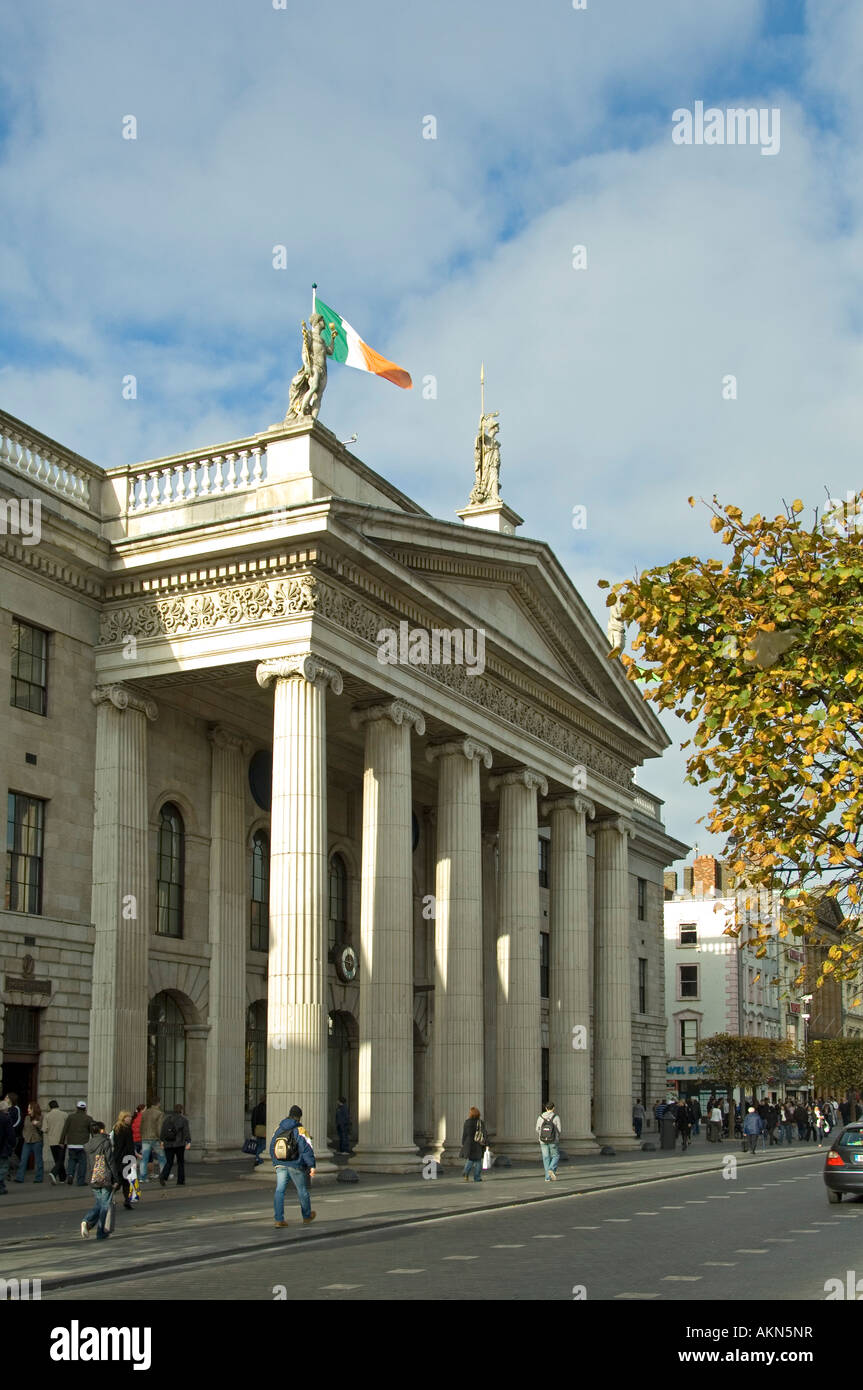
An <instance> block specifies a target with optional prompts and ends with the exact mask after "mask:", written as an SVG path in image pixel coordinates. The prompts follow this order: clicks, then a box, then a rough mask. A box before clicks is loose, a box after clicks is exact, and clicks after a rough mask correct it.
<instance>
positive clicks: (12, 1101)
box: [3, 1091, 22, 1142]
mask: <svg viewBox="0 0 863 1390" xmlns="http://www.w3.org/2000/svg"><path fill="white" fill-rule="evenodd" d="M3 1099H4V1100H5V1102H6V1105H7V1107H8V1109H7V1113H8V1115H9V1122H10V1124H11V1125H12V1128H13V1129H14V1131H15V1140H16V1142H17V1140H18V1133H19V1131H20V1129H21V1119H22V1116H21V1107H20V1106H19V1104H18V1096H17V1094H16V1093H15V1091H7V1092H6V1094H5V1096H4V1097H3Z"/></svg>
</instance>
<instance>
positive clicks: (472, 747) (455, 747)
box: [426, 738, 492, 768]
mask: <svg viewBox="0 0 863 1390" xmlns="http://www.w3.org/2000/svg"><path fill="white" fill-rule="evenodd" d="M456 753H461V755H462V757H464V758H467V760H468V762H472V761H473V759H474V758H479V760H480V761H481V762H482V764H483V766H484V767H485V768H490V767H491V762H492V758H491V749H490V748H486V746H485V744H484V743H477V741H476V739H475V738H460V739H450V740H449V741H448V742H446V743H433V744H431V745H430V747H428V748H427V749H426V761H427V762H430V763H433V762H434V760H435V758H445V757H449V756H450V755H452V754H456Z"/></svg>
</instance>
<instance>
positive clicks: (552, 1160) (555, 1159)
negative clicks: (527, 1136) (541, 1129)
mask: <svg viewBox="0 0 863 1390" xmlns="http://www.w3.org/2000/svg"><path fill="white" fill-rule="evenodd" d="M539 1147H540V1150H541V1152H542V1166H543V1168H544V1169H545V1176H546V1178H548V1175H549V1173H556V1172H557V1165H558V1163H559V1162H560V1145H559V1144H544V1143H543V1142H542V1140H541V1139H540V1141H539Z"/></svg>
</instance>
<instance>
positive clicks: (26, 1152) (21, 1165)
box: [15, 1139, 45, 1182]
mask: <svg viewBox="0 0 863 1390" xmlns="http://www.w3.org/2000/svg"><path fill="white" fill-rule="evenodd" d="M31 1154H33V1155H34V1157H35V1159H36V1176H35V1181H36V1182H41V1181H42V1179H43V1178H44V1176H45V1170H44V1168H43V1167H42V1140H41V1139H37V1140H35V1141H33V1140H28V1141H27V1142H26V1143H24V1144H22V1145H21V1158H20V1160H19V1162H18V1172H17V1173H16V1174H15V1181H16V1182H23V1181H24V1174H25V1173H26V1172H27V1164H28V1163H29V1162H30V1155H31Z"/></svg>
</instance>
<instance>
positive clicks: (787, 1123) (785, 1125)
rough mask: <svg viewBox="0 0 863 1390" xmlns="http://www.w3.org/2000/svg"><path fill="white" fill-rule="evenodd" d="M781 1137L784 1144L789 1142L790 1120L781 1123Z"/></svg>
mask: <svg viewBox="0 0 863 1390" xmlns="http://www.w3.org/2000/svg"><path fill="white" fill-rule="evenodd" d="M782 1137H783V1139H784V1140H785V1142H786V1144H790V1143H791V1121H790V1120H787V1121H785V1122H784V1123H783V1125H782Z"/></svg>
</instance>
